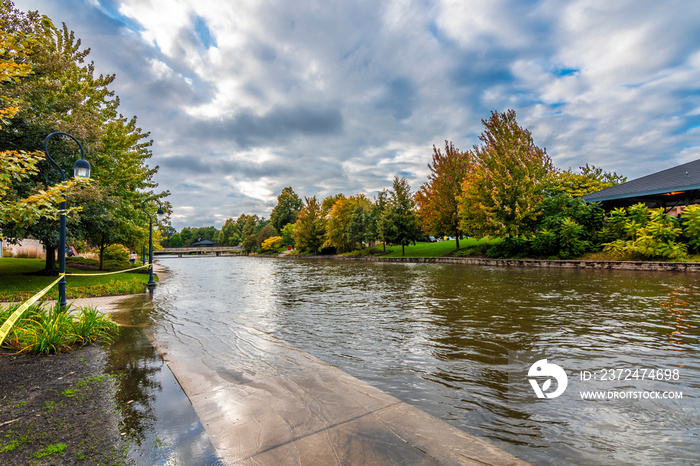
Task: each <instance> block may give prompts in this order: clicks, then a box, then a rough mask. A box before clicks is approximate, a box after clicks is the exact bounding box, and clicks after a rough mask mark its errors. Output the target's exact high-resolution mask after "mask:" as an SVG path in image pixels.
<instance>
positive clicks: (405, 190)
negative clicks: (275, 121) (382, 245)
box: [380, 176, 424, 256]
mask: <svg viewBox="0 0 700 466" xmlns="http://www.w3.org/2000/svg"><path fill="white" fill-rule="evenodd" d="M414 208H415V202H414V200H413V195H412V193H411V186H410V185H409V184H408V181H407V180H406V179H405V178H399V177H398V176H395V177H394V183H393V188H392V190H391V191H389V199H388V202H387V205H386V208H385V209H384V211H383V214H382V218H381V221H380V222H381V231H382V237H383V238H384V239H385V240H386V241H389V242H390V243H393V244H400V245H401V255H402V256H403V255H406V246H408V245H409V244H411V243H415V242H416V240H418V239H421V238H422V237H423V236H424V235H423V232H422V231H421V229H420V225H419V224H418V218H417V216H416V212H415V210H414Z"/></svg>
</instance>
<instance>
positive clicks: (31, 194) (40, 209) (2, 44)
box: [0, 2, 81, 228]
mask: <svg viewBox="0 0 700 466" xmlns="http://www.w3.org/2000/svg"><path fill="white" fill-rule="evenodd" d="M37 16H38V15H35V14H34V15H24V14H22V13H21V12H20V11H18V10H16V9H14V6H13V5H12V3H11V2H4V3H3V4H2V5H1V6H0V24H1V25H2V28H1V29H0V50H1V51H2V53H1V54H0V83H2V87H1V88H0V89H1V90H2V91H1V92H0V130H3V129H5V127H6V126H8V125H9V124H11V122H12V119H13V118H15V116H16V115H17V114H19V113H20V111H21V110H22V109H23V107H24V106H26V103H25V101H24V99H23V97H22V95H21V93H18V92H16V89H17V88H18V87H21V86H22V85H24V81H26V79H27V78H28V77H29V76H30V75H31V74H32V72H33V71H32V65H31V64H30V62H29V57H30V55H32V54H34V53H35V51H36V50H37V49H38V48H39V47H40V45H41V40H40V39H41V37H42V34H41V28H40V27H39V22H38V20H37ZM43 160H44V154H43V153H41V152H38V151H35V152H26V151H22V150H3V151H2V152H0V162H1V163H0V201H2V203H0V226H2V225H5V226H7V225H8V224H13V225H14V226H15V227H17V228H24V227H26V226H27V225H29V224H32V223H35V222H37V221H39V219H42V218H45V219H50V220H56V219H57V218H58V215H59V212H58V209H57V205H58V204H59V203H60V202H61V201H62V196H63V195H65V194H66V193H67V192H72V191H74V188H75V187H76V186H78V185H80V184H81V183H80V182H78V181H76V180H69V181H66V182H64V183H61V184H57V185H54V186H50V187H48V188H46V189H37V190H34V191H29V190H25V192H24V193H22V188H21V187H18V185H19V184H21V183H26V182H27V181H28V180H29V179H30V178H31V177H33V176H36V175H37V174H38V173H39V166H40V165H41V162H42V161H43Z"/></svg>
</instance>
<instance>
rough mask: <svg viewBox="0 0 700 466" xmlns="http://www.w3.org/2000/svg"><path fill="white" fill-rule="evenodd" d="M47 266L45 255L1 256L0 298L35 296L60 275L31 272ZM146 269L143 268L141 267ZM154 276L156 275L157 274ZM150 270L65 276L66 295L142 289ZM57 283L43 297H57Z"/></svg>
mask: <svg viewBox="0 0 700 466" xmlns="http://www.w3.org/2000/svg"><path fill="white" fill-rule="evenodd" d="M43 269H44V260H43V259H19V258H14V257H3V258H0V301H9V302H21V301H23V300H26V299H28V298H30V297H32V296H33V295H34V294H35V293H36V292H38V291H40V290H41V289H43V288H44V287H46V286H47V285H49V284H50V283H51V282H53V281H54V280H55V279H56V278H57V277H55V276H53V277H51V276H41V275H31V274H32V273H36V272H40V271H41V270H43ZM142 270H143V269H142ZM66 272H67V273H78V274H81V275H86V274H89V273H97V271H86V270H78V269H74V268H71V267H69V266H67V267H66ZM154 280H157V278H156V277H155V276H154ZM147 282H148V274H144V273H136V272H133V273H132V272H127V273H122V274H116V275H101V276H87V275H86V276H84V277H66V298H67V299H76V298H87V297H93V296H109V295H120V294H136V293H141V292H143V290H144V288H145V286H146V283H147ZM57 298H58V286H54V287H53V288H52V289H51V291H49V292H48V293H47V294H46V295H45V297H44V298H43V299H57Z"/></svg>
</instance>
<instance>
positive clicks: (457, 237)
mask: <svg viewBox="0 0 700 466" xmlns="http://www.w3.org/2000/svg"><path fill="white" fill-rule="evenodd" d="M455 238H456V239H457V249H455V251H459V233H457V236H455Z"/></svg>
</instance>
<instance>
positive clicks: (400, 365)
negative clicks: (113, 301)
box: [150, 257, 700, 464]
mask: <svg viewBox="0 0 700 466" xmlns="http://www.w3.org/2000/svg"><path fill="white" fill-rule="evenodd" d="M160 263H161V264H162V265H164V266H166V267H167V268H168V269H169V271H170V273H171V276H170V277H169V278H168V280H166V281H164V282H163V283H162V284H161V285H159V286H158V288H157V290H156V292H155V295H154V310H153V311H152V315H151V317H150V319H151V320H152V321H153V327H154V329H155V330H154V338H156V339H157V338H158V335H159V333H160V334H161V335H165V334H168V335H174V336H176V337H177V338H181V339H182V340H183V341H185V340H186V341H187V342H188V344H189V345H198V346H201V348H199V349H197V350H198V351H202V352H206V353H207V354H208V357H210V358H214V359H215V360H219V361H221V363H222V364H225V363H226V361H227V360H230V359H235V358H236V357H237V356H236V355H237V354H239V353H240V352H241V351H246V352H247V353H248V354H250V352H251V351H256V349H255V348H251V347H245V348H243V347H242V346H241V339H240V338H238V337H237V335H238V336H240V334H241V332H242V331H244V330H245V329H255V330H256V331H262V332H265V334H268V335H270V336H271V337H273V338H279V339H282V340H284V341H286V342H288V343H289V344H291V345H293V346H296V347H298V348H300V349H302V350H303V351H306V352H308V353H310V354H312V355H313V356H315V357H317V358H319V359H321V360H322V361H324V362H326V363H328V364H331V365H333V366H335V367H337V368H339V369H341V370H343V371H345V372H347V373H349V374H351V375H353V376H355V377H357V378H359V379H361V380H363V381H365V382H367V383H369V384H371V385H374V386H375V387H377V388H379V389H381V390H384V391H386V392H388V393H389V394H391V395H393V396H396V397H397V398H399V399H401V400H402V401H405V402H407V403H409V404H411V405H413V406H416V407H418V408H420V409H422V410H424V411H426V412H428V413H429V414H432V415H433V416H435V417H437V418H440V419H442V420H444V421H446V422H448V423H450V424H452V425H454V426H456V427H458V428H460V429H462V430H464V431H466V432H467V433H469V434H472V435H475V436H477V437H480V438H483V439H485V440H488V441H489V442H491V443H492V444H494V445H496V446H498V447H500V448H502V449H503V450H506V451H508V452H509V453H512V454H513V455H515V456H517V457H519V458H521V459H523V460H526V461H529V462H532V463H535V464H552V463H555V464H564V463H576V464H698V463H700V358H699V356H700V330H699V328H700V312H699V311H698V309H699V308H700V289H699V287H698V277H697V276H696V275H692V274H675V273H648V272H625V271H600V270H596V271H592V270H556V269H552V270H547V269H520V268H491V267H476V266H462V265H453V264H444V265H443V264H396V263H374V262H340V261H330V260H328V261H326V260H288V259H275V258H253V257H211V258H208V257H207V258H204V257H197V258H182V259H175V258H172V259H162V260H161V261H160ZM260 358H261V361H260V364H261V365H264V364H265V361H264V360H262V359H264V358H265V352H264V351H261V352H260ZM545 358H546V359H547V360H548V364H549V365H551V364H556V365H557V366H559V367H561V368H562V369H563V370H564V372H565V374H566V380H567V386H566V389H565V390H564V392H563V393H562V394H561V395H559V396H557V397H555V398H543V399H539V398H537V396H536V393H535V387H534V385H533V384H534V383H535V382H530V379H532V380H535V381H536V383H537V386H538V387H541V391H542V392H544V393H549V394H551V393H552V392H553V388H558V387H562V386H561V380H556V381H555V382H554V383H553V385H551V387H552V388H548V387H547V384H548V382H546V380H550V379H551V378H542V377H535V376H534V375H532V374H531V375H530V376H528V371H529V370H530V369H531V366H532V365H533V363H535V362H536V361H538V360H541V359H545ZM533 367H534V366H533ZM550 367H551V366H550ZM620 379H622V380H620ZM551 380H554V379H551ZM562 388H563V387H562ZM584 392H596V393H597V395H595V396H604V397H606V399H582V396H583V395H584ZM601 393H602V395H601ZM545 396H546V395H545ZM586 396H587V397H589V398H590V396H592V395H590V393H589V394H588V395H586ZM679 396H682V398H680V397H679Z"/></svg>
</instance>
